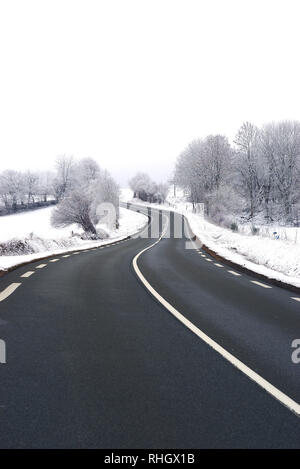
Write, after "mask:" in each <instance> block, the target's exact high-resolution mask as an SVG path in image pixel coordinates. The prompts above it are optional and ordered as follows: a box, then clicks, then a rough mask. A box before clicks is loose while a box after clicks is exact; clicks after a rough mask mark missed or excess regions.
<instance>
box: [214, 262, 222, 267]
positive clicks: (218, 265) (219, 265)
mask: <svg viewBox="0 0 300 469" xmlns="http://www.w3.org/2000/svg"><path fill="white" fill-rule="evenodd" d="M215 265H216V266H217V267H224V266H223V265H221V264H217V262H215Z"/></svg>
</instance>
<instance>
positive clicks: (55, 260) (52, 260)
mask: <svg viewBox="0 0 300 469" xmlns="http://www.w3.org/2000/svg"><path fill="white" fill-rule="evenodd" d="M57 261H59V259H51V261H50V262H57Z"/></svg>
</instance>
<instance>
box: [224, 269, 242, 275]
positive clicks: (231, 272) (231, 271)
mask: <svg viewBox="0 0 300 469" xmlns="http://www.w3.org/2000/svg"><path fill="white" fill-rule="evenodd" d="M227 272H229V273H230V274H232V275H236V276H237V277H240V276H241V274H238V273H237V272H235V271H234V270H227Z"/></svg>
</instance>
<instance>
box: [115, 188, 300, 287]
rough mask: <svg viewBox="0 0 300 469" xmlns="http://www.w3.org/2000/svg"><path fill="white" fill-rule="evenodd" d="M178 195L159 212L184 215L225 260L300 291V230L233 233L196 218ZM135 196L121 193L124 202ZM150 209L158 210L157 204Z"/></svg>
mask: <svg viewBox="0 0 300 469" xmlns="http://www.w3.org/2000/svg"><path fill="white" fill-rule="evenodd" d="M177 194H178V195H177V197H174V196H173V195H172V194H171V193H170V195H169V197H168V200H167V203H166V204H165V205H164V206H162V205H157V208H162V209H163V208H165V209H167V210H174V211H176V212H179V213H182V214H184V215H185V216H186V217H187V219H188V221H189V224H190V226H191V229H192V230H193V232H194V233H195V234H196V235H197V237H198V238H199V239H200V240H201V241H202V243H203V244H205V245H206V246H207V247H208V248H210V249H211V250H213V251H215V252H216V253H218V254H219V255H220V256H222V257H223V258H225V259H228V260H230V261H232V262H235V263H236V264H239V265H242V266H243V267H246V268H247V269H250V270H252V271H254V272H257V273H259V274H262V275H265V276H266V277H269V278H273V279H276V280H280V281H282V282H284V283H288V284H290V285H294V286H296V287H300V228H289V227H288V228H284V227H274V226H272V227H266V226H262V227H260V233H259V234H258V235H252V234H250V233H251V229H250V227H249V226H245V227H243V228H242V233H240V232H233V231H231V230H229V229H226V228H223V227H219V226H217V225H215V224H213V223H210V222H208V221H207V220H205V219H203V217H201V216H200V215H197V214H194V213H193V212H192V206H191V204H190V203H188V202H186V201H185V200H184V196H183V195H182V194H180V192H179V191H178V192H177ZM132 196H133V193H132V191H130V189H123V190H122V195H121V197H122V200H123V201H124V202H125V201H126V202H127V201H130V200H132ZM134 201H135V203H140V204H142V205H149V204H147V203H144V202H141V201H138V200H134ZM151 206H153V207H155V204H152V205H151ZM239 229H240V227H239ZM274 231H277V233H278V235H279V239H274V236H273V232H274Z"/></svg>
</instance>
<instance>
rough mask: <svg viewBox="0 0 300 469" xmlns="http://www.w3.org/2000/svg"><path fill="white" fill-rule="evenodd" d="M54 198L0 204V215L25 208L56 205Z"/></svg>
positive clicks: (17, 211)
mask: <svg viewBox="0 0 300 469" xmlns="http://www.w3.org/2000/svg"><path fill="white" fill-rule="evenodd" d="M56 204H57V201H56V200H47V201H44V200H39V201H37V202H30V203H29V204H25V203H23V202H21V203H19V204H18V203H17V204H13V205H12V206H11V207H5V206H0V217H1V216H4V215H11V214H12V213H19V212H24V211H26V210H35V209H38V208H42V207H49V205H56Z"/></svg>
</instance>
